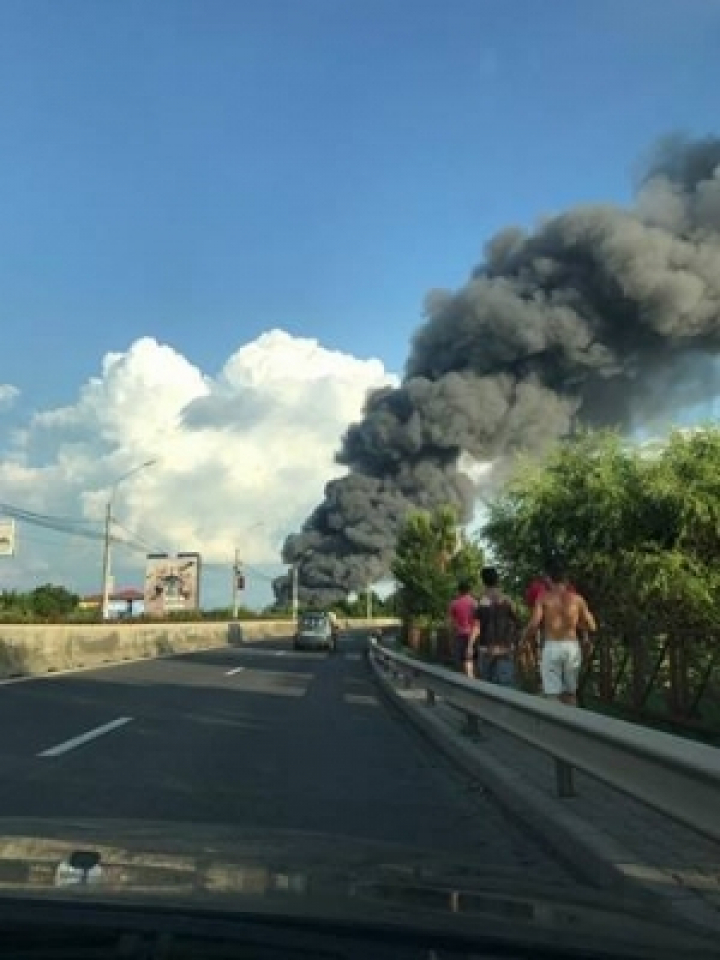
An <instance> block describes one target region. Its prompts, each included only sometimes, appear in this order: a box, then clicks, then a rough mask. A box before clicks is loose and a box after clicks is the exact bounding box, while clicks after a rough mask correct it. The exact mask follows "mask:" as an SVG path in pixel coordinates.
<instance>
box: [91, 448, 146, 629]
mask: <svg viewBox="0 0 720 960" xmlns="http://www.w3.org/2000/svg"><path fill="white" fill-rule="evenodd" d="M156 462H157V461H155V460H146V461H145V463H141V464H139V465H138V466H137V467H133V469H132V470H128V472H127V473H124V474H123V475H122V476H121V477H118V478H117V480H115V482H114V483H113V485H112V487H111V489H110V496H109V497H108V501H107V504H106V506H105V537H104V544H103V582H102V607H101V617H102V619H103V620H107V619H108V617H109V615H110V609H109V608H110V544H111V542H112V505H113V500H114V499H115V494H116V493H117V488H118V486H119V485H120V484H121V483H122V482H123V480H127V478H128V477H132V476H133V474H136V473H139V472H140V470H145V468H146V467H152V465H153V464H154V463H156Z"/></svg>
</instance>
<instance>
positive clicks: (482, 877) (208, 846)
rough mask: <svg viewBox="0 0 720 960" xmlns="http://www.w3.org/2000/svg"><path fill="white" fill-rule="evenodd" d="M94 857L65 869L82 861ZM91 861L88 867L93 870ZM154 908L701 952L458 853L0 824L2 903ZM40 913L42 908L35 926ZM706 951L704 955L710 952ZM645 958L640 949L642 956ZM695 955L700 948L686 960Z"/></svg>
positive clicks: (677, 931)
mask: <svg viewBox="0 0 720 960" xmlns="http://www.w3.org/2000/svg"><path fill="white" fill-rule="evenodd" d="M80 851H82V852H84V853H92V854H94V855H95V857H99V862H98V864H97V865H96V866H94V867H92V868H88V867H87V864H86V865H85V869H84V870H83V869H80V868H78V867H74V866H73V863H75V862H77V860H80V861H82V857H80V858H77V857H73V854H77V853H78V852H80ZM88 862H91V861H88ZM2 897H15V898H17V897H22V898H32V899H33V900H40V901H42V900H54V901H57V900H72V901H74V902H77V901H78V899H82V900H84V901H86V902H87V901H88V900H89V901H92V902H97V903H103V904H108V903H134V904H142V905H143V906H145V907H147V906H148V904H150V903H164V904H171V905H173V906H177V907H183V906H187V907H192V908H193V909H194V910H197V909H198V908H200V909H206V910H207V911H218V910H221V911H224V912H227V911H231V912H233V913H237V914H239V915H242V914H248V915H250V914H252V915H257V914H262V915H272V916H276V917H302V918H305V919H312V918H315V919H318V920H343V921H348V920H350V921H353V922H355V923H358V924H362V923H372V924H377V923H382V924H392V925H401V926H404V927H412V928H413V929H416V930H417V929H427V930H433V931H438V930H443V931H448V932H459V933H463V934H471V935H472V934H473V933H482V935H483V936H487V934H488V933H491V934H492V936H493V937H494V938H497V939H498V940H501V941H505V940H513V941H516V942H517V941H522V942H527V943H539V942H543V943H544V942H548V943H554V944H556V945H560V944H564V945H566V946H568V947H577V948H578V949H582V948H583V947H587V946H588V945H589V944H591V945H595V946H597V945H602V946H603V948H605V949H607V950H609V951H610V952H611V953H612V952H614V951H615V950H616V949H617V950H618V951H619V950H624V949H627V948H630V949H631V950H633V951H634V952H633V955H637V956H645V955H647V956H648V957H649V956H654V957H663V956H665V955H666V954H667V955H671V954H672V953H673V952H674V953H675V955H677V952H678V951H679V950H681V951H682V953H683V956H684V958H686V960H687V958H689V957H692V956H695V955H697V956H698V957H704V956H708V957H709V956H710V955H711V949H713V950H714V949H715V940H714V939H713V938H711V937H710V935H709V934H708V933H707V932H703V931H702V930H700V929H699V928H690V927H687V926H683V924H682V922H681V921H679V920H678V919H677V918H676V917H668V915H667V909H666V908H665V909H663V908H662V907H660V906H659V905H657V904H656V903H655V902H654V901H651V900H634V899H628V898H627V897H622V898H620V897H618V896H617V895H615V896H613V895H609V894H603V893H600V892H594V891H590V890H587V889H585V888H581V887H579V886H577V887H566V886H562V887H558V886H553V885H552V884H543V886H542V887H540V888H538V887H537V886H533V885H531V884H529V883H528V882H527V880H526V879H525V878H524V877H523V876H522V875H518V874H517V873H514V874H513V873H506V872H503V871H502V870H497V869H494V868H493V866H492V865H491V864H485V865H483V864H480V865H477V864H475V865H473V864H471V863H469V862H467V861H463V860H461V859H459V858H454V859H453V858H447V857H443V856H438V855H437V854H435V853H431V852H428V851H419V850H416V849H407V848H405V847H402V846H397V845H394V844H381V843H373V842H367V841H360V840H355V839H348V838H338V837H337V836H326V835H322V834H315V833H305V832H297V831H280V830H272V831H264V830H246V829H242V828H235V827H217V826H207V827H206V826H199V825H194V824H186V823H168V822H163V823H146V822H143V823H134V822H133V823H126V822H120V821H96V820H72V821H67V820H63V821H47V820H41V821H31V820H26V819H23V820H9V821H0V898H2ZM40 916H41V913H38V918H40ZM706 950H707V952H706ZM645 951H647V953H646V952H645ZM693 951H696V953H695V952H693Z"/></svg>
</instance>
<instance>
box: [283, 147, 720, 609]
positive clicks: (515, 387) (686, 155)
mask: <svg viewBox="0 0 720 960" xmlns="http://www.w3.org/2000/svg"><path fill="white" fill-rule="evenodd" d="M425 312H426V321H425V323H424V324H423V325H422V326H421V327H420V329H419V330H418V331H417V332H416V334H415V336H414V338H413V341H412V346H411V351H410V356H409V359H408V361H407V366H406V371H405V377H404V379H403V382H402V384H401V385H400V387H398V388H397V389H392V388H386V389H383V390H380V391H377V392H375V393H373V394H371V395H370V396H369V397H368V400H367V403H366V406H365V411H364V415H363V418H362V420H361V421H360V422H358V423H355V424H353V425H352V426H351V427H350V428H349V430H348V431H347V433H346V435H345V437H344V438H343V441H342V446H341V449H340V451H339V453H338V455H337V460H338V462H339V463H342V464H344V465H346V466H347V467H348V470H349V472H348V474H347V475H346V476H344V477H341V478H339V479H336V480H333V481H331V482H330V483H329V484H328V486H327V488H326V495H325V500H324V501H323V502H322V503H321V504H320V505H319V506H318V507H317V508H316V509H315V510H314V511H313V513H312V514H311V516H310V517H309V518H308V520H307V521H306V523H305V524H304V526H303V529H302V531H301V532H300V533H297V534H293V535H291V536H290V537H288V539H287V540H286V542H285V545H284V548H283V559H284V561H285V562H287V563H297V564H298V567H299V570H300V574H299V578H300V583H301V587H302V588H303V591H304V593H305V594H306V595H308V596H313V597H314V598H315V599H317V600H319V601H322V602H330V601H332V600H333V599H335V598H337V597H338V596H339V595H342V594H344V593H345V592H346V591H348V590H353V589H358V588H360V587H363V586H365V585H366V584H368V583H370V582H372V581H374V580H376V579H377V578H378V577H381V576H382V575H383V574H384V573H386V572H387V568H388V563H389V560H390V557H391V555H392V550H393V545H394V541H395V534H396V531H397V525H398V522H399V521H400V520H401V519H402V517H403V516H404V514H405V513H406V512H407V511H408V510H409V509H412V508H416V507H423V506H427V507H431V506H433V505H437V504H441V503H452V504H455V505H456V506H457V507H458V509H459V510H460V512H461V515H462V516H463V518H465V519H469V518H470V516H471V515H472V511H473V504H474V499H475V491H474V488H473V484H472V482H471V480H470V478H469V477H468V476H467V475H466V474H464V473H463V472H462V471H461V470H460V469H459V466H458V461H459V459H460V457H461V455H462V454H467V455H469V456H470V457H472V458H474V459H475V460H478V461H483V462H485V461H488V460H494V461H496V462H498V463H503V462H506V461H507V460H508V458H512V456H513V455H514V454H516V453H517V452H519V451H533V450H539V449H542V448H543V447H544V446H545V445H546V444H547V443H549V442H551V441H553V440H555V439H557V438H559V437H562V436H564V435H567V434H568V433H569V432H570V431H571V429H572V428H573V426H574V425H588V426H594V427H598V426H615V427H619V428H621V429H624V430H627V429H629V428H630V426H631V425H632V423H634V422H638V421H643V420H647V419H648V417H649V416H650V414H651V413H652V414H653V415H657V414H659V413H662V412H663V411H665V412H668V411H670V410H672V409H673V408H674V407H675V406H676V405H677V404H678V403H680V402H682V403H683V404H686V403H689V402H701V401H703V400H706V399H710V398H712V397H714V396H716V395H718V394H720V383H719V382H718V366H717V363H716V362H717V358H718V356H719V355H720V140H719V139H714V138H709V139H706V140H702V141H693V142H690V141H686V140H683V139H681V138H678V137H675V138H669V139H667V140H665V141H664V142H663V143H662V144H661V145H660V146H659V147H658V148H657V150H656V151H655V152H654V154H653V157H652V160H651V162H650V163H649V164H648V165H647V169H646V173H645V175H644V177H643V178H642V179H641V181H640V183H639V185H638V191H637V197H636V202H635V204H634V206H633V208H632V209H622V208H619V207H616V206H611V205H592V206H581V207H576V208H573V209H571V210H569V211H567V212H565V213H562V214H560V215H559V216H555V217H553V218H552V219H549V220H547V221H546V222H544V223H543V224H541V225H540V226H539V227H538V228H537V229H535V230H533V231H531V232H525V231H523V230H520V229H517V228H510V229H507V230H504V231H501V232H500V233H499V234H497V235H496V236H495V237H494V238H493V239H492V240H491V241H490V242H489V243H488V245H487V248H486V250H485V258H484V262H483V263H482V264H481V265H480V266H479V267H477V269H475V271H474V272H473V273H472V275H471V277H470V279H469V280H468V282H467V283H466V284H465V285H464V286H463V287H461V288H460V289H459V290H457V291H454V292H453V291H444V290H436V291H432V292H431V293H430V294H429V295H428V297H427V300H426V304H425ZM285 589H286V584H285V583H284V582H283V581H282V580H281V581H278V583H277V586H276V592H277V593H278V595H281V594H282V593H283V592H284V590H285Z"/></svg>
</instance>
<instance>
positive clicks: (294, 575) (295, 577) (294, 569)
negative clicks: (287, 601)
mask: <svg viewBox="0 0 720 960" xmlns="http://www.w3.org/2000/svg"><path fill="white" fill-rule="evenodd" d="M292 618H293V621H294V622H295V623H297V618H298V565H297V561H296V562H295V563H293V565H292Z"/></svg>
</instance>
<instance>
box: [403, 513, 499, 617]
mask: <svg viewBox="0 0 720 960" xmlns="http://www.w3.org/2000/svg"><path fill="white" fill-rule="evenodd" d="M482 564H483V554H482V550H481V549H480V547H479V546H478V545H477V544H476V543H473V542H471V541H469V540H468V539H467V538H466V537H465V536H464V535H462V534H461V533H460V528H459V525H458V516H457V514H456V513H455V511H454V510H453V509H452V508H450V507H441V508H440V509H438V510H435V511H433V512H425V511H421V512H417V513H412V514H410V515H409V516H408V517H407V518H406V520H405V522H404V523H403V524H402V525H401V527H400V531H399V533H398V539H397V546H396V550H395V557H394V559H393V562H392V572H393V575H394V577H395V579H396V580H397V582H398V584H399V587H400V589H399V591H398V597H397V600H396V603H397V606H398V612H399V613H400V615H401V616H405V617H408V618H411V619H415V618H418V617H425V618H427V619H428V620H429V621H431V622H433V623H440V622H442V621H443V620H444V619H445V617H446V614H447V608H448V605H449V603H450V600H451V599H452V596H453V594H454V593H455V592H456V591H457V586H458V582H459V581H460V580H468V581H469V582H470V583H472V584H473V585H475V584H476V583H477V582H478V581H479V577H480V571H481V569H482Z"/></svg>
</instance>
